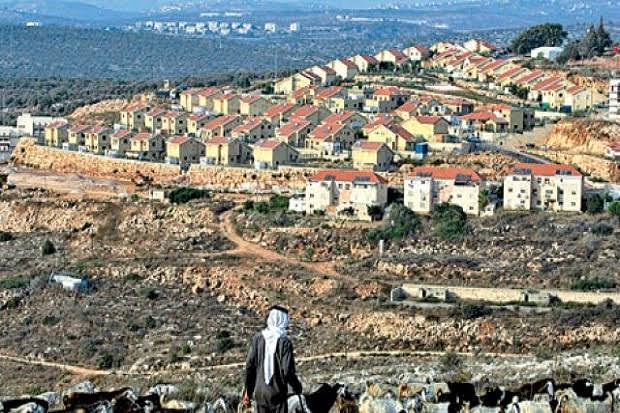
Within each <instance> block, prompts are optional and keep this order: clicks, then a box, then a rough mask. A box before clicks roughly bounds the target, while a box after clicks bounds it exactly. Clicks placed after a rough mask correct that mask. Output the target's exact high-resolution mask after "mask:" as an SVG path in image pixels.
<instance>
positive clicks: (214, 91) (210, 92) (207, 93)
mask: <svg viewBox="0 0 620 413" xmlns="http://www.w3.org/2000/svg"><path fill="white" fill-rule="evenodd" d="M219 93H220V90H219V89H218V88H216V87H208V88H204V89H200V90H199V91H198V92H197V93H196V94H197V95H199V96H202V97H206V98H208V97H211V96H215V95H218V94H219Z"/></svg>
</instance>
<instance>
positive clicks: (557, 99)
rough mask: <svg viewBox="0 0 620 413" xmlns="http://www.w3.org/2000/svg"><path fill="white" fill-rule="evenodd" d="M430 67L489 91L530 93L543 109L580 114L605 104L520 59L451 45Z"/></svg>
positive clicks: (590, 91) (599, 96)
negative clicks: (495, 55)
mask: <svg viewBox="0 0 620 413" xmlns="http://www.w3.org/2000/svg"><path fill="white" fill-rule="evenodd" d="M425 66H426V67H430V68H441V69H443V70H445V71H446V72H447V73H449V74H450V75H451V76H452V77H454V78H460V79H465V80H473V81H477V82H480V83H484V84H486V85H487V87H488V88H489V89H493V90H498V91H501V92H502V93H512V92H513V91H514V88H515V87H517V88H519V89H521V90H525V91H527V100H529V101H531V102H532V103H536V104H539V105H540V106H541V107H542V108H545V109H553V110H561V111H565V112H578V111H584V110H588V109H590V108H592V107H593V106H594V105H595V104H598V103H602V102H604V101H605V97H604V96H603V95H602V94H600V93H599V92H598V91H596V90H595V89H594V88H593V87H585V86H579V85H575V84H574V83H572V82H570V81H569V80H567V79H566V77H565V76H564V75H562V74H557V73H553V72H547V71H543V70H538V69H533V70H532V69H528V68H526V67H524V66H523V65H522V64H521V61H520V60H519V59H518V58H497V59H496V58H493V57H490V56H485V55H481V54H479V53H477V52H474V51H471V50H468V49H466V48H464V47H459V46H457V45H449V46H446V47H445V48H444V49H442V50H441V52H440V53H438V54H436V55H435V56H433V57H432V59H430V60H429V61H428V62H427V63H426V64H425Z"/></svg>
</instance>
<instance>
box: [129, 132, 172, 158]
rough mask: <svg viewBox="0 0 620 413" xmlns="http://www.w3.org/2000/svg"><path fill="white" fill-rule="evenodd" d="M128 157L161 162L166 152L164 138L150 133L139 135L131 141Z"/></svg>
mask: <svg viewBox="0 0 620 413" xmlns="http://www.w3.org/2000/svg"><path fill="white" fill-rule="evenodd" d="M130 143H131V146H130V148H129V150H128V151H127V157H128V158H133V159H140V160H143V161H159V160H161V159H162V158H163V156H164V153H165V151H166V148H165V141H164V137H163V136H161V135H158V134H152V133H149V132H143V133H138V134H137V135H135V136H133V137H132V138H131V139H130Z"/></svg>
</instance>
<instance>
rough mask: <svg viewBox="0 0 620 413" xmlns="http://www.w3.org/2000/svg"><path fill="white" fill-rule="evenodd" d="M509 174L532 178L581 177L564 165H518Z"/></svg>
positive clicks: (575, 170) (571, 167) (574, 170)
mask: <svg viewBox="0 0 620 413" xmlns="http://www.w3.org/2000/svg"><path fill="white" fill-rule="evenodd" d="M510 172H511V173H513V174H517V175H522V174H530V173H531V174H532V175H534V176H556V175H563V174H564V175H570V176H582V175H581V173H580V172H579V171H578V170H577V169H576V168H575V167H574V166H572V165H566V164H563V165H556V164H538V163H518V164H516V165H515V166H514V167H512V168H511V169H510Z"/></svg>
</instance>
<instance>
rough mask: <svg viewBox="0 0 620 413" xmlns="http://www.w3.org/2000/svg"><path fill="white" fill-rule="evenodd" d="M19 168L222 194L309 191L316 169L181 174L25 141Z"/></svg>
mask: <svg viewBox="0 0 620 413" xmlns="http://www.w3.org/2000/svg"><path fill="white" fill-rule="evenodd" d="M13 162H14V163H15V164H16V165H22V166H27V167H31V168H36V169H46V170H52V171H55V172H59V173H67V174H79V175H87V176H91V177H97V178H112V179H118V180H123V181H132V182H140V181H148V182H152V183H153V184H156V185H162V186H169V185H196V186H204V187H207V188H210V189H218V190H238V191H241V190H248V191H270V192H296V191H300V190H302V189H303V188H304V187H305V183H306V179H307V177H309V176H311V175H312V174H313V173H314V172H315V171H316V169H313V168H300V167H281V168H279V169H278V170H277V171H275V170H273V171H272V170H269V171H259V170H255V169H253V168H251V167H246V168H241V167H223V166H203V165H192V166H191V167H190V169H189V171H187V172H185V173H184V172H181V169H180V168H179V166H177V165H168V164H164V163H155V162H143V161H135V160H127V159H115V158H108V157H104V156H98V155H93V154H86V153H78V152H71V151H65V150H62V149H57V148H50V147H46V146H40V145H36V144H35V142H34V141H33V140H31V139H21V140H20V142H19V144H18V146H17V147H16V148H15V151H14V152H13Z"/></svg>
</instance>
